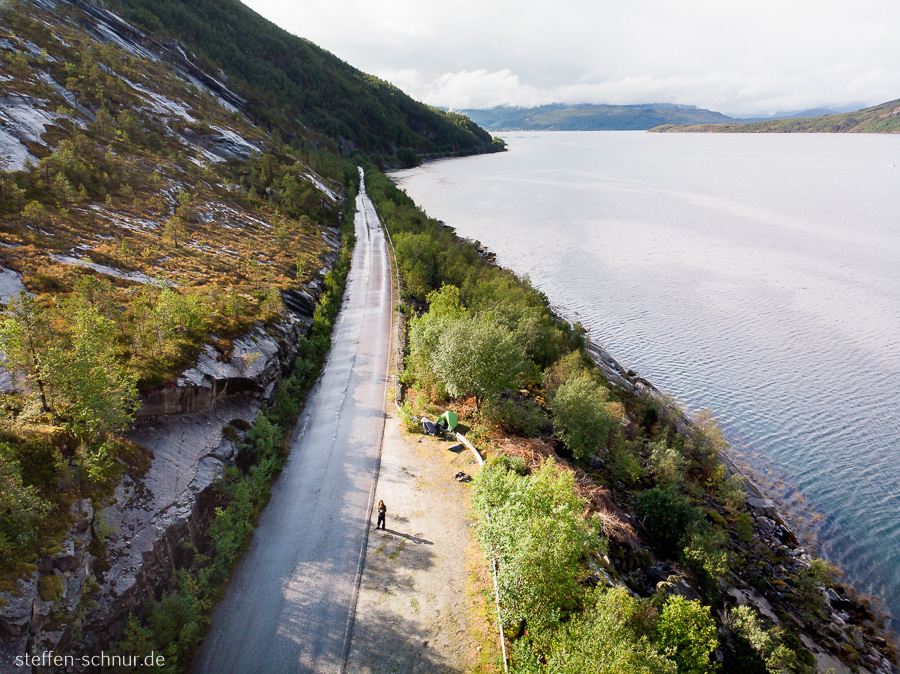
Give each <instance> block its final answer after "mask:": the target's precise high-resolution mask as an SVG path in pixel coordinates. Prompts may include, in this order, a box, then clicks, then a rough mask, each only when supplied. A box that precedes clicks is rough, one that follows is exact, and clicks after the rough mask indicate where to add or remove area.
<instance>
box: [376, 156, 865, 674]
mask: <svg viewBox="0 0 900 674" xmlns="http://www.w3.org/2000/svg"><path fill="white" fill-rule="evenodd" d="M366 179H367V182H366V185H367V191H368V193H369V196H370V197H371V198H372V200H373V201H374V202H375V204H376V206H377V208H378V212H379V215H380V216H381V218H382V219H383V221H384V222H385V224H386V226H387V228H388V230H389V231H390V233H391V236H392V237H393V240H394V243H395V247H396V252H397V256H398V265H399V268H400V273H401V281H402V289H403V290H402V292H403V300H404V306H403V311H404V312H406V314H407V317H408V319H409V320H408V330H407V356H406V367H405V371H404V373H403V377H402V382H403V385H404V387H405V402H404V405H403V415H404V418H405V420H406V423H407V425H408V427H409V428H410V430H413V429H416V428H418V419H419V418H420V416H421V415H422V414H429V415H434V414H437V413H440V411H442V410H444V409H453V410H454V411H455V412H456V413H457V414H458V416H459V418H460V421H461V424H462V425H463V427H464V429H465V430H466V433H467V435H468V436H469V438H470V439H472V440H473V441H474V442H476V443H478V444H479V445H480V447H481V449H482V450H483V451H484V452H485V453H486V454H487V455H488V456H489V460H488V463H487V464H486V466H485V467H484V468H483V469H482V470H481V471H480V473H479V475H478V477H477V478H476V479H475V480H474V483H473V492H472V499H473V508H474V511H475V513H476V516H477V525H476V532H475V533H476V537H477V539H478V541H479V543H480V545H481V548H482V551H483V553H484V555H485V557H486V558H487V559H489V560H492V563H495V564H496V572H497V577H498V584H499V590H500V604H501V613H502V622H503V627H504V631H505V634H506V638H507V641H508V650H509V651H510V653H511V664H512V669H513V670H515V671H519V672H575V671H600V672H679V673H686V672H692V673H693V672H697V673H700V672H711V671H722V672H760V673H762V672H772V673H775V672H813V671H815V660H814V657H813V654H812V653H811V652H810V651H809V650H807V648H806V647H805V646H804V645H803V643H802V642H801V641H800V639H799V634H800V633H801V632H803V633H810V634H814V635H815V636H816V639H817V640H819V641H820V642H822V643H823V644H824V645H827V646H829V647H831V648H833V650H834V652H836V653H841V654H843V655H844V656H845V657H846V656H847V655H849V657H848V658H847V659H848V660H849V661H851V662H852V661H854V655H853V653H852V652H851V651H850V649H852V648H853V645H852V644H850V643H849V637H847V636H846V635H839V634H835V633H834V632H833V631H832V630H830V629H829V628H828V627H827V625H828V618H827V615H826V613H825V608H826V607H825V605H824V602H823V600H822V593H823V591H824V588H825V587H827V586H828V585H829V584H832V583H835V582H837V580H836V578H835V577H834V576H833V572H832V570H831V569H829V567H828V566H827V565H825V564H824V563H823V562H821V561H818V560H813V561H810V560H809V558H808V556H806V554H805V552H803V551H802V549H800V550H795V551H794V553H793V554H789V552H790V551H791V550H794V549H795V548H797V547H798V546H797V544H796V540H790V539H791V538H792V536H793V535H792V534H790V532H787V530H785V529H779V531H782V532H783V533H782V534H778V535H780V536H782V537H783V538H784V540H785V541H786V543H784V542H782V541H781V540H779V539H777V538H776V537H775V536H768V537H767V536H764V535H763V534H762V533H761V532H760V530H759V528H758V527H759V522H760V521H761V520H760V519H759V516H760V513H758V512H756V511H753V510H752V509H750V508H749V507H748V506H747V503H746V500H747V493H746V490H745V486H744V481H743V479H742V478H741V477H740V476H739V475H737V474H730V473H729V471H728V470H727V469H726V466H725V465H724V464H723V463H722V460H721V456H722V455H723V453H724V452H725V451H726V449H727V443H726V442H725V440H724V438H723V436H722V433H721V432H720V430H719V429H718V427H717V425H716V423H715V420H714V419H713V417H712V416H711V415H710V414H709V413H703V414H700V415H698V416H697V417H696V418H695V419H692V420H688V419H686V418H685V417H684V416H683V415H682V413H681V412H680V411H678V410H677V408H676V407H674V406H673V405H672V404H671V403H670V401H667V400H666V399H664V398H663V397H662V396H660V395H659V394H655V393H647V394H643V395H639V394H637V393H636V392H635V391H633V390H627V389H624V388H616V387H614V386H612V385H610V384H609V382H608V381H607V380H606V379H605V378H604V377H603V376H602V375H601V374H600V371H599V370H598V369H597V368H596V367H595V366H594V363H593V362H592V360H591V359H590V357H589V356H588V354H587V352H586V350H585V345H586V338H587V335H586V334H585V331H584V330H583V329H582V328H581V327H580V326H578V325H575V326H572V325H569V324H568V323H566V322H563V321H561V320H559V319H557V318H556V317H555V316H554V315H553V314H552V313H551V311H550V310H549V307H548V302H547V299H546V297H544V296H543V295H542V294H541V293H540V292H539V291H536V290H535V289H534V288H532V287H531V285H530V284H529V282H528V280H527V279H524V280H523V279H518V278H516V277H515V276H514V275H513V274H511V273H510V272H508V271H507V270H504V269H501V268H499V267H496V266H494V265H493V264H491V263H490V262H489V261H488V260H486V259H483V258H482V256H481V255H480V254H479V252H478V249H479V247H480V244H478V242H469V241H463V240H460V239H459V238H458V237H456V236H455V234H454V233H453V231H452V230H451V229H450V228H448V227H445V226H443V225H442V224H440V223H438V222H437V221H435V220H433V219H431V218H428V217H427V216H426V215H425V214H424V213H423V212H422V211H421V210H419V209H418V208H416V206H415V204H414V203H413V202H412V200H411V199H410V198H409V197H408V196H407V195H406V194H405V193H403V192H402V191H401V190H399V189H397V188H396V187H395V186H394V185H393V184H392V183H391V182H390V180H389V179H388V178H387V177H386V176H384V175H382V174H380V173H377V172H376V171H374V170H370V171H367V173H366ZM773 524H774V522H773ZM749 597H753V598H754V599H750V600H748V598H749ZM873 618H874V617H873ZM876 623H877V621H874V620H873V621H870V623H868V624H869V628H868V629H874V627H875V625H876ZM859 657H860V656H859V655H857V656H856V658H857V661H859V660H858V658H859Z"/></svg>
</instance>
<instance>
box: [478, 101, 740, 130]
mask: <svg viewBox="0 0 900 674" xmlns="http://www.w3.org/2000/svg"><path fill="white" fill-rule="evenodd" d="M461 112H462V113H463V114H464V115H467V116H468V117H469V118H471V119H472V121H474V122H475V123H477V124H479V125H481V126H483V127H484V128H485V129H487V130H489V131H501V130H503V131H516V130H527V131H629V130H638V129H650V128H653V127H654V126H659V125H660V124H718V123H722V122H730V121H732V118H731V117H726V116H725V115H723V114H721V113H718V112H713V111H711V110H703V109H700V108H694V107H690V106H682V105H667V104H662V103H659V104H648V105H587V104H586V105H559V104H556V105H545V106H541V107H539V108H513V107H506V106H504V107H496V108H490V109H488V110H462V111H461Z"/></svg>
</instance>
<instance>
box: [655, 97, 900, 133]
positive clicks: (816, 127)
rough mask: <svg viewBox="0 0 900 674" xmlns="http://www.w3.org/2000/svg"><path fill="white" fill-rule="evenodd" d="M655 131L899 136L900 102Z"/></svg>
mask: <svg viewBox="0 0 900 674" xmlns="http://www.w3.org/2000/svg"><path fill="white" fill-rule="evenodd" d="M653 130H654V131H659V132H696V133H900V99H898V100H896V101H890V102H888V103H882V104H881V105H876V106H873V107H871V108H864V109H862V110H856V111H854V112H843V113H839V114H833V115H822V116H818V117H814V116H809V117H801V118H799V119H797V118H794V119H781V120H767V121H761V122H751V123H742V122H741V121H740V120H736V121H734V122H729V123H715V122H714V123H712V124H709V123H705V122H704V123H702V124H699V125H685V124H682V123H674V122H670V123H667V124H666V125H663V126H660V127H657V128H655V129H653Z"/></svg>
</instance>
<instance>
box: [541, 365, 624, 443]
mask: <svg viewBox="0 0 900 674" xmlns="http://www.w3.org/2000/svg"><path fill="white" fill-rule="evenodd" d="M608 397H609V393H608V392H607V390H606V389H605V388H603V387H602V386H600V385H599V384H597V383H596V382H595V381H594V380H593V379H592V378H590V377H587V376H581V377H576V378H575V379H572V380H569V381H566V382H565V383H564V384H562V385H561V386H560V387H559V388H558V389H556V391H555V392H554V394H553V396H552V397H551V398H550V411H551V412H552V413H553V426H554V428H555V429H556V435H557V437H559V438H560V439H561V440H562V441H563V442H565V443H566V446H567V447H568V448H569V449H570V450H571V451H572V454H573V455H574V456H575V458H576V459H586V458H588V457H590V456H591V455H592V454H593V453H594V452H596V451H597V448H598V447H600V445H601V444H602V443H603V442H605V441H606V438H607V435H608V434H609V429H610V427H611V425H612V419H611V418H610V414H609V412H608V411H607V409H606V403H607V399H608Z"/></svg>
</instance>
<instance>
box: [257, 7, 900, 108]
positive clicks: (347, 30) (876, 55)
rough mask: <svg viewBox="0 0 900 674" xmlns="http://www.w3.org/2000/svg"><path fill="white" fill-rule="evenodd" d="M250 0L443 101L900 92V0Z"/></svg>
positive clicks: (714, 103)
mask: <svg viewBox="0 0 900 674" xmlns="http://www.w3.org/2000/svg"><path fill="white" fill-rule="evenodd" d="M248 4H250V6H251V7H254V8H255V9H257V11H260V12H261V13H263V14H264V15H265V16H268V17H269V18H271V19H272V20H274V21H275V22H276V23H278V24H279V25H281V26H283V27H285V28H287V29H288V30H290V31H291V32H294V33H296V34H298V35H302V36H303V37H306V38H309V39H310V40H312V41H313V42H315V43H317V44H319V45H320V46H322V47H324V48H325V49H328V50H329V51H331V52H333V53H335V54H336V55H338V56H339V57H341V58H342V59H344V60H346V61H347V62H349V63H351V64H352V65H354V66H356V67H357V68H360V69H361V70H364V71H366V72H370V73H372V74H374V75H377V76H379V77H382V78H384V79H387V80H389V81H391V82H393V83H394V84H396V85H397V86H399V87H400V88H401V89H403V90H404V91H407V92H408V93H410V94H411V95H412V96H414V97H415V98H418V99H420V100H424V101H425V102H427V103H430V104H432V105H442V106H447V107H454V108H465V107H490V106H493V105H498V104H508V105H522V106H531V105H538V104H542V103H547V102H551V101H559V102H565V103H581V102H591V103H651V102H673V103H681V104H688V105H698V106H701V107H707V108H711V109H715V110H720V111H722V112H725V113H727V114H768V113H771V112H775V111H776V110H788V109H802V108H812V107H818V106H822V105H840V104H847V103H853V102H861V103H865V104H875V103H880V102H884V101H887V100H892V99H895V98H898V97H900V49H897V48H896V45H897V44H898V43H900V3H897V2H890V1H889V0H854V2H852V3H851V2H850V1H849V0H791V1H790V2H784V0H756V1H755V2H754V3H752V4H750V5H748V4H747V3H736V2H728V1H722V0H681V1H680V2H677V3H675V2H671V0H630V1H629V2H628V3H623V2H620V1H618V0H617V1H615V2H613V1H612V0H557V1H556V2H554V3H547V2H539V3H538V2H529V1H528V0H520V1H519V2H513V1H512V0H457V1H456V2H455V3H422V2H420V1H419V0H415V1H414V0H382V2H380V3H371V2H362V0H342V1H341V2H334V1H333V0H307V1H306V2H304V3H303V4H302V5H297V4H295V3H285V2H284V1H283V0H250V2H248Z"/></svg>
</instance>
